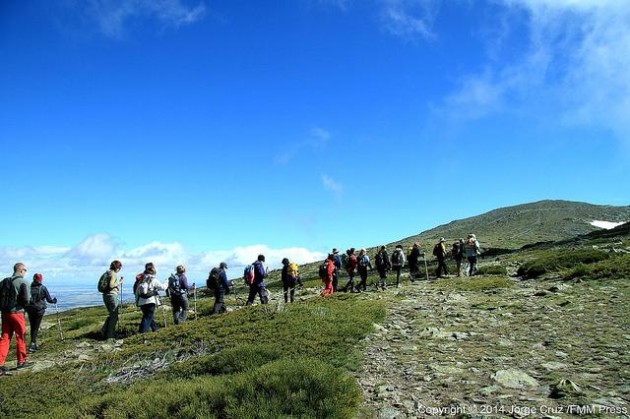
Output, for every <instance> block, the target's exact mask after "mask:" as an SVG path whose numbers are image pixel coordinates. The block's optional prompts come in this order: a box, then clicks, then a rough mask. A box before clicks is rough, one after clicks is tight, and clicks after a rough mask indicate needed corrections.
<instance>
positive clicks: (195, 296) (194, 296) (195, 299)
mask: <svg viewBox="0 0 630 419" xmlns="http://www.w3.org/2000/svg"><path fill="white" fill-rule="evenodd" d="M193 305H194V308H195V320H197V285H195V284H193Z"/></svg>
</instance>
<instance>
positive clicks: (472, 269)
mask: <svg viewBox="0 0 630 419" xmlns="http://www.w3.org/2000/svg"><path fill="white" fill-rule="evenodd" d="M464 249H465V250H466V259H468V276H473V275H474V274H476V273H477V255H479V253H481V248H480V247H479V242H478V241H477V237H476V236H475V235H474V234H472V233H471V234H469V235H468V238H467V240H466V244H465V245H464Z"/></svg>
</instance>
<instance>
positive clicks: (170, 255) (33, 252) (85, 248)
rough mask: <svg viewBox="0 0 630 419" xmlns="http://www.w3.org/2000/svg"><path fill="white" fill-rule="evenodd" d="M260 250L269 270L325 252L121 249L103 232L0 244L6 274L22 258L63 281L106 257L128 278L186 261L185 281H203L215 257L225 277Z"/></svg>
mask: <svg viewBox="0 0 630 419" xmlns="http://www.w3.org/2000/svg"><path fill="white" fill-rule="evenodd" d="M259 254H264V255H265V257H266V263H267V264H268V266H269V267H270V268H271V269H276V268H279V267H280V266H281V263H280V262H281V260H282V258H285V257H286V258H289V259H290V260H292V261H295V262H297V263H299V264H302V263H309V262H314V261H317V260H321V259H323V258H324V257H325V256H326V255H325V254H323V253H321V252H317V251H311V250H309V249H306V248H303V247H288V248H271V247H269V246H267V245H263V244H257V245H251V246H243V247H236V248H234V249H227V250H214V251H208V252H202V253H197V254H193V253H189V252H188V251H187V250H186V249H185V247H184V246H183V245H182V244H181V243H178V242H174V243H161V242H151V243H148V244H145V245H142V246H138V247H134V248H131V249H124V248H123V247H122V246H121V245H120V244H119V243H118V241H117V240H116V239H114V238H113V237H112V236H110V235H109V234H107V233H99V234H94V235H92V236H89V237H86V238H85V239H84V240H83V241H81V242H80V243H79V244H77V245H76V246H74V247H72V248H68V247H62V246H43V247H23V248H8V247H0V260H2V261H3V265H4V266H3V267H2V272H3V273H4V274H5V276H7V275H9V274H11V273H12V268H13V265H14V264H15V263H16V262H24V263H26V264H27V266H28V268H29V272H33V273H35V272H42V273H44V275H45V277H47V278H56V279H57V280H63V281H64V282H69V283H71V282H81V283H86V281H87V283H89V281H96V278H98V276H99V275H100V274H101V273H102V272H103V271H104V270H105V269H107V268H108V267H109V264H110V263H111V261H112V260H115V259H118V260H120V261H121V262H122V263H123V269H122V272H121V274H122V275H123V276H125V277H128V278H133V277H134V276H135V275H136V274H137V273H139V272H141V271H142V270H143V269H144V264H145V263H147V262H153V263H154V264H155V265H156V268H157V271H158V277H159V278H162V279H163V278H166V277H167V276H168V275H169V274H170V273H171V272H174V270H175V267H176V266H177V265H179V264H183V265H185V266H186V271H187V273H188V276H189V278H190V279H191V280H193V281H195V280H196V281H197V282H198V283H199V281H202V282H203V281H205V279H206V277H207V275H208V272H209V271H210V269H211V268H212V267H214V266H218V264H219V263H220V262H226V263H227V264H228V266H229V270H228V274H229V277H230V278H235V277H240V276H241V275H242V270H243V268H244V267H245V266H246V265H248V264H250V263H252V262H253V261H254V260H256V258H257V256H258V255H259Z"/></svg>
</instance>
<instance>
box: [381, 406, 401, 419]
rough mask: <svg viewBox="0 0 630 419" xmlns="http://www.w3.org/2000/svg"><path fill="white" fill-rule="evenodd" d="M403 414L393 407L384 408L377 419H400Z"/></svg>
mask: <svg viewBox="0 0 630 419" xmlns="http://www.w3.org/2000/svg"><path fill="white" fill-rule="evenodd" d="M402 415H403V413H402V412H401V411H400V410H398V409H395V408H393V407H385V408H383V409H381V410H379V412H378V418H379V419H395V418H399V417H402Z"/></svg>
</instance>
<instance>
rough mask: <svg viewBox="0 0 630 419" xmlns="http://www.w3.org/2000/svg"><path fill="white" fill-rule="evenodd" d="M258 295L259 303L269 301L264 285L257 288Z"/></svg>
mask: <svg viewBox="0 0 630 419" xmlns="http://www.w3.org/2000/svg"><path fill="white" fill-rule="evenodd" d="M258 295H259V296H260V303H261V304H268V303H269V294H268V293H267V289H266V288H265V287H260V288H259V290H258Z"/></svg>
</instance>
